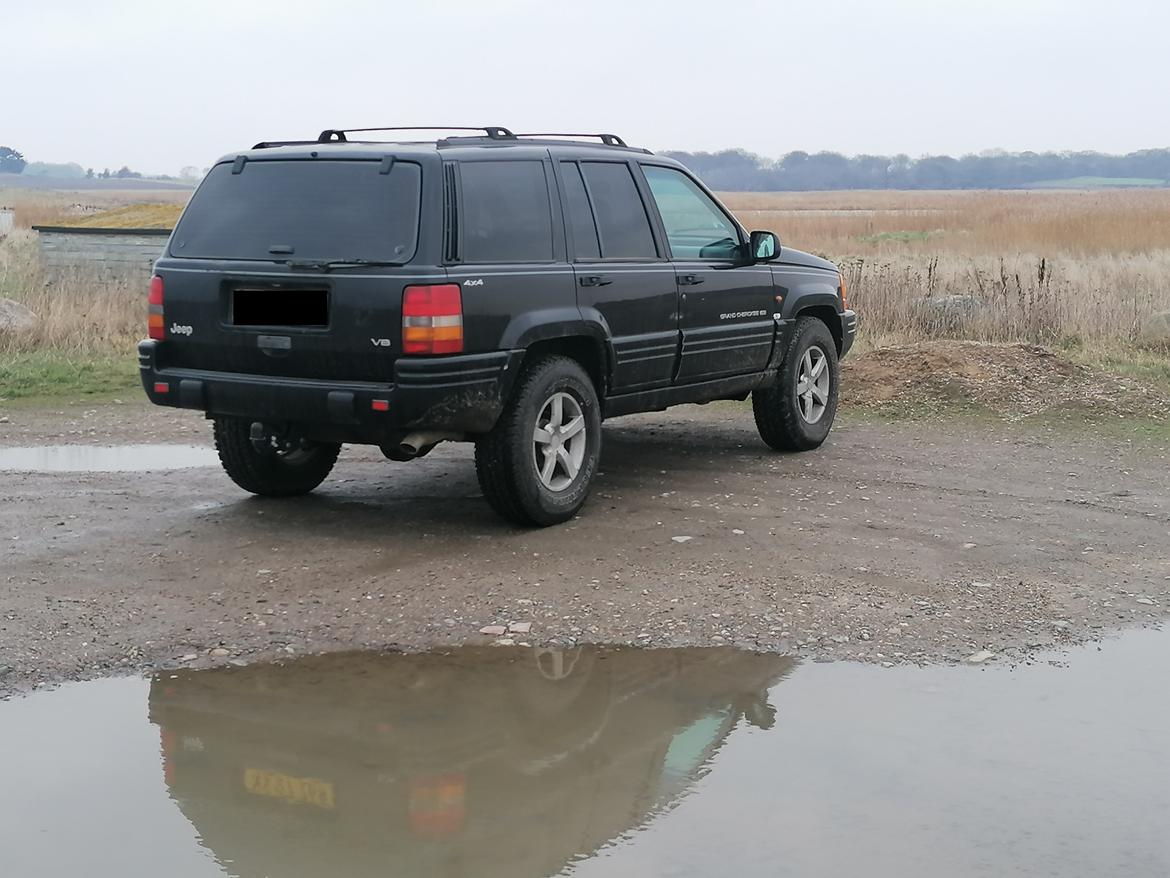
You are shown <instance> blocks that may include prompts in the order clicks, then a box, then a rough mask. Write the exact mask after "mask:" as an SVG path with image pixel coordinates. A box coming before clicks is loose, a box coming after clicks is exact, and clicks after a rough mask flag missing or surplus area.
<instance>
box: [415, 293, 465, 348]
mask: <svg viewBox="0 0 1170 878" xmlns="http://www.w3.org/2000/svg"><path fill="white" fill-rule="evenodd" d="M462 350H463V296H462V293H461V291H460V289H459V284H435V285H428V286H410V287H407V288H406V289H405V290H403V291H402V352H403V353H404V354H457V353H459V352H460V351H462Z"/></svg>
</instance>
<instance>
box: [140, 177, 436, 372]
mask: <svg viewBox="0 0 1170 878" xmlns="http://www.w3.org/2000/svg"><path fill="white" fill-rule="evenodd" d="M421 193H422V169H421V167H420V165H419V164H418V163H416V162H410V161H394V160H393V159H392V158H389V157H371V158H369V159H360V158H345V159H318V158H281V159H268V158H262V159H258V160H249V161H242V160H236V161H235V162H234V163H232V162H225V163H222V164H219V165H216V166H215V167H214V168H212V170H211V172H210V173H209V174H208V176H207V178H206V179H205V180H204V182H203V183H202V184H201V185H200V187H199V189H198V190H197V191H196V192H195V194H194V196H193V197H192V199H191V202H190V204H189V205H188V206H187V209H186V210H185V211H184V213H183V216H182V218H181V219H180V220H179V223H178V225H177V226H176V228H175V231H174V234H173V235H172V236H171V240H170V245H169V247H168V253H167V256H166V257H164V258H163V259H162V260H160V261H159V263H158V265H157V268H156V271H157V273H158V274H159V275H160V276H161V277H162V278H163V288H164V298H163V315H164V326H165V328H166V338H165V340H164V342H163V343H162V344H161V345H160V346H159V351H158V362H159V365H160V366H161V367H163V368H172V367H181V368H192V369H203V370H212V371H218V372H233V373H241V374H250V375H271V376H286V377H293V378H317V379H323V380H371V381H388V380H390V379H391V376H392V375H393V366H394V361H395V359H396V358H397V356H398V354H399V353H400V352H401V332H402V330H401V327H402V319H401V308H402V291H403V288H404V287H405V286H407V285H408V284H411V283H417V282H422V283H434V278H435V275H436V273H437V272H438V271H440V270H437V269H435V268H433V267H432V268H428V269H420V268H419V267H418V266H417V265H415V266H413V267H412V262H413V260H415V258H416V251H417V250H418V242H419V233H420V213H421V204H422V195H421Z"/></svg>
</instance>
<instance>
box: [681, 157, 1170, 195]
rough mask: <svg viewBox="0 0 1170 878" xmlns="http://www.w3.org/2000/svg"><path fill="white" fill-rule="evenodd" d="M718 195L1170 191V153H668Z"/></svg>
mask: <svg viewBox="0 0 1170 878" xmlns="http://www.w3.org/2000/svg"><path fill="white" fill-rule="evenodd" d="M666 155H669V156H671V157H672V158H675V159H677V160H678V161H680V162H682V163H683V164H684V165H686V166H687V167H688V168H690V169H691V170H693V171H694V172H695V173H696V174H698V175H699V176H700V177H702V178H703V180H704V181H705V182H706V183H707V184H708V185H709V186H711V188H713V189H721V190H726V191H749V192H773V191H809V190H820V189H1024V188H1028V187H1030V186H1035V185H1037V184H1040V185H1052V184H1057V185H1059V184H1062V183H1063V184H1065V185H1074V186H1075V185H1077V184H1078V183H1079V184H1080V185H1088V186H1091V185H1108V184H1109V182H1114V183H1117V184H1121V185H1145V186H1158V185H1161V186H1166V185H1170V149H1144V150H1141V151H1139V152H1131V153H1128V154H1126V155H1106V154H1104V153H1098V152H1044V153H1037V152H1002V151H998V150H997V151H991V152H983V153H979V154H978V155H965V156H962V157H960V158H953V157H951V156H945V155H937V156H923V157H921V158H917V159H912V158H910V156H908V155H904V154H903V155H895V156H881V155H856V156H844V155H841V154H840V153H835V152H815V153H807V152H799V151H798V152H790V153H788V155H786V156H784V157H783V158H781V159H779V160H771V159H766V158H762V157H760V156H758V155H753V154H752V153H749V152H747V151H745V150H742V149H728V150H723V151H722V152H673V151H672V152H667V153H666Z"/></svg>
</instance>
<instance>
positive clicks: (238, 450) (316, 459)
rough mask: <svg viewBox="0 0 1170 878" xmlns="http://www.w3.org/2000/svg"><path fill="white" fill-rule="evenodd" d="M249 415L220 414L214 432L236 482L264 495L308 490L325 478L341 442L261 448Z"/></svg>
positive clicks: (292, 494) (226, 467)
mask: <svg viewBox="0 0 1170 878" xmlns="http://www.w3.org/2000/svg"><path fill="white" fill-rule="evenodd" d="M251 429H252V422H251V420H249V419H247V418H216V419H215V423H214V427H213V433H214V435H215V449H216V451H218V452H219V462H220V463H221V464H223V468H224V471H225V472H226V473H227V474H228V476H229V477H230V478H231V480H232V481H233V482H235V483H236V484H237V485H239V486H240V487H241V488H243V489H244V490H245V491H250V492H252V493H253V494H259V495H261V496H263V497H295V496H298V495H300V494H308V493H309V492H310V491H312V490H313V489H314V488H316V487H317V486H318V485H319V484H321V483H322V482H323V481H325V477H326V476H327V475H329V472H330V470H332V469H333V464H334V463H336V462H337V455H338V453H340V451H341V446H340V445H338V444H335V443H328V442H303V443H302V444H301V447H300V448H297V449H295V450H293V451H279V450H277V449H276V448H273V449H272V450H271V451H263V452H261V451H258V450H257V449H256V446H255V445H253V444H252V438H251Z"/></svg>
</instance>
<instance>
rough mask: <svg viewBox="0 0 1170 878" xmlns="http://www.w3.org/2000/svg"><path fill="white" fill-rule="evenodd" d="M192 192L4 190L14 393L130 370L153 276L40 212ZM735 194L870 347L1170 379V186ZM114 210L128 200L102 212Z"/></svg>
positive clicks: (87, 210)
mask: <svg viewBox="0 0 1170 878" xmlns="http://www.w3.org/2000/svg"><path fill="white" fill-rule="evenodd" d="M187 196H188V193H187V192H176V191H162V192H148V193H144V192H141V191H138V192H116V191H103V192H100V193H97V192H84V193H66V192H45V191H27V190H24V191H22V190H17V191H0V206H9V207H13V208H15V211H16V225H17V229H16V230H15V231H14V232H13V233H12V234H10V235H9V236H8V238H7V240H5V241H2V242H0V298H10V299H15V300H16V301H18V302H21V303H22V304H24V305H26V306H27V307H29V308H31V309H32V310H33V311H35V312H36V313H37V314H38V315H39V316H40V318H41V320H40V322H39V324H38V326H37V328H36V329H34V330H32V331H30V332H24V333H19V334H14V333H4V332H0V384H5V385H6V386H5V387H2V388H0V396H4V395H6V394H12V393H13V392H14V391H13V388H14V387H17V388H19V387H20V386H26V385H27V386H28V387H40V386H45V385H46V384H47V383H49V381H50V379H51V380H52V381H56V380H60V381H62V382H63V383H64V384H65V385H69V384H72V383H76V381H78V380H86V379H88V378H89V377H91V376H105V377H103V378H102V379H101V381H100V382H99V384H100V386H106V385H115V384H117V382H118V381H119V380H129V381H130V383H132V379H133V377H134V372H133V356H132V352H133V346H134V343H135V342H136V341H137V339H138V338H139V337H140V336H141V335H142V333H143V321H144V313H145V305H144V302H145V290H144V289H136V288H130V287H122V288H118V287H109V286H95V285H94V284H92V283H90V282H89V281H88V280H87V279H86V278H84V277H73V278H63V279H59V280H56V281H54V282H53V283H47V282H46V280H45V279H44V278H43V277H42V276H41V273H40V270H39V267H38V265H37V251H36V241H35V233H33V232H31V231H29V230H28V227H29V226H31V225H33V224H74V223H79V224H93V223H95V222H96V223H99V224H102V225H105V224H116V223H119V222H123V221H125V222H127V223H130V224H132V225H133V224H135V223H137V222H139V221H141V219H142V217H143V216H146V217H147V218H150V219H152V221H153V219H157V220H158V221H159V222H160V223H164V224H165V221H166V219H167V218H168V217H172V216H174V215H175V213H176V211H177V209H178V205H181V203H182V202H183V200H184V199H185V198H186V197H187ZM723 197H724V198H725V200H726V202H727V204H728V205H729V206H730V207H731V208H732V209H733V210H734V211H735V212H736V214H737V215H738V216H739V218H740V219H741V220H742V221H743V223H744V224H745V225H746V226H747V227H748V228H753V229H754V228H761V229H771V230H773V231H775V232H777V233H778V234H779V235H780V238H781V240H782V241H783V242H785V243H786V244H789V245H791V246H793V247H798V248H800V249H803V250H809V251H811V252H814V253H818V254H821V255H823V256H826V257H828V258H830V259H832V260H834V261H835V262H837V263H838V264H839V265H841V267H842V270H843V271H844V273H845V276H846V279H847V282H848V290H849V299H850V304H851V305H852V307H854V308H855V309H856V310H857V311H858V313H859V314H860V315H861V327H862V329H861V336H860V338H859V342H858V350H859V351H861V352H864V351H867V350H873V349H874V348H878V347H888V346H891V345H903V344H913V343H917V342H922V341H928V340H933V339H968V340H974V341H985V342H1027V343H1032V344H1041V345H1046V346H1049V347H1052V348H1055V349H1058V350H1060V351H1061V352H1062V353H1063V354H1065V355H1066V356H1068V357H1071V358H1072V359H1074V360H1079V361H1081V362H1085V363H1092V364H1099V365H1105V366H1107V367H1109V368H1110V369H1112V370H1114V371H1115V372H1116V371H1120V372H1128V373H1131V374H1135V375H1140V376H1143V377H1146V376H1148V377H1152V378H1155V379H1157V380H1158V381H1159V382H1160V383H1163V384H1167V383H1170V357H1168V356H1167V352H1166V351H1165V350H1162V351H1159V350H1149V349H1143V348H1142V347H1140V346H1139V345H1138V344H1136V341H1137V338H1138V334H1139V331H1140V328H1141V327H1142V325H1143V323H1144V322H1145V321H1146V319H1147V318H1148V317H1149V316H1150V315H1151V314H1154V313H1157V312H1161V311H1170V190H1129V191H1094V192H885V191H879V192H871V191H866V192H811V193H728V194H725V195H724V196H723ZM142 202H148V203H149V206H147V207H145V208H141V209H139V208H131V207H130V206H131V205H135V204H138V203H142ZM110 210H115V211H119V212H118V213H115V214H114V215H113V216H112V217H100V218H93V217H94V215H95V214H97V213H98V212H99V211H110ZM144 224H145V223H144ZM22 370H23V371H22ZM46 370H48V371H47V372H46ZM61 370H64V372H63V373H62V372H61ZM42 373H43V374H42ZM62 374H63V375H64V377H61V375H62ZM46 375H47V376H48V378H46ZM70 376H72V377H70ZM118 376H121V377H118ZM126 376H129V378H128V379H127V378H126ZM103 382H104V383H103ZM16 392H19V390H18V391H16Z"/></svg>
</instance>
